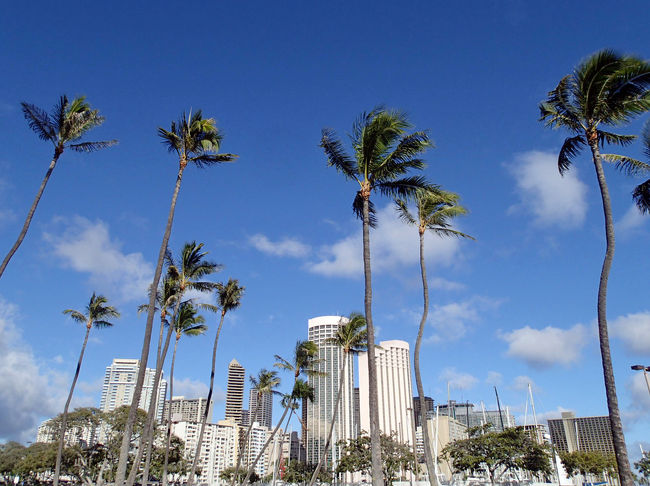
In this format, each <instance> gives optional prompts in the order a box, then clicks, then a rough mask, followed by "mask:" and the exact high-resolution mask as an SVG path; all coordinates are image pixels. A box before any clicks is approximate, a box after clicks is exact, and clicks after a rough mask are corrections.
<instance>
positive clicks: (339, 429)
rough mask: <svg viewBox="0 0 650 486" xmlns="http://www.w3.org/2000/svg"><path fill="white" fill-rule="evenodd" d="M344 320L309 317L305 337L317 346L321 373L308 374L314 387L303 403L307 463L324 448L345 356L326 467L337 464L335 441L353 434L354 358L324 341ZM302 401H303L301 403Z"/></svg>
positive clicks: (318, 367)
mask: <svg viewBox="0 0 650 486" xmlns="http://www.w3.org/2000/svg"><path fill="white" fill-rule="evenodd" d="M347 321H348V319H347V318H345V317H340V316H321V317H315V318H313V319H309V322H308V339H309V340H310V341H313V342H315V343H316V344H317V345H318V359H319V360H320V361H319V362H318V364H317V365H316V368H315V369H317V370H318V371H320V372H322V373H324V375H323V376H311V377H309V384H310V385H311V386H312V387H314V401H313V402H309V401H307V402H306V405H307V406H306V409H305V410H306V413H305V415H304V417H305V418H306V419H307V421H306V424H305V425H306V427H307V430H306V441H305V442H306V444H305V449H306V459H307V463H311V464H316V463H318V461H319V459H320V457H321V454H323V451H324V449H325V442H326V440H327V434H328V432H329V425H330V422H331V420H332V417H333V416H334V408H335V406H336V396H337V393H338V389H339V381H340V377H341V369H342V367H343V359H346V360H347V362H346V365H345V371H344V374H343V388H342V396H341V400H340V403H339V405H338V412H337V416H336V422H335V424H334V431H333V434H332V443H331V447H330V448H329V451H328V454H327V460H326V463H327V467H328V468H332V467H335V466H336V464H338V461H339V459H340V457H341V450H342V448H341V447H340V446H338V445H336V444H337V442H338V441H340V440H347V439H352V438H354V437H356V429H357V427H356V424H355V422H354V360H353V356H352V355H349V356H347V357H344V353H343V351H342V349H341V348H340V347H338V346H334V345H332V344H329V343H328V342H327V339H329V338H331V337H334V335H335V334H336V331H337V330H338V328H339V326H341V325H342V324H345V323H346V322H347ZM304 405H305V403H304V402H303V406H304Z"/></svg>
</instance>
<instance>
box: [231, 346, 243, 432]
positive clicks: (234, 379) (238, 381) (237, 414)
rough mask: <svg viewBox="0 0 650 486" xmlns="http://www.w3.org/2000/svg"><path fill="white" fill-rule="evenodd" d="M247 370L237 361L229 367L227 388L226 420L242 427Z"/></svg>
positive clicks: (233, 361) (234, 360)
mask: <svg viewBox="0 0 650 486" xmlns="http://www.w3.org/2000/svg"><path fill="white" fill-rule="evenodd" d="M245 378H246V370H245V369H244V367H243V366H242V365H240V364H239V363H238V362H237V360H236V359H233V360H232V361H231V362H230V364H229V365H228V385H227V388H226V420H227V419H233V420H234V421H235V423H236V424H237V425H241V420H242V408H243V407H242V405H243V404H244V380H245Z"/></svg>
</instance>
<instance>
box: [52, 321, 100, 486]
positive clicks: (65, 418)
mask: <svg viewBox="0 0 650 486" xmlns="http://www.w3.org/2000/svg"><path fill="white" fill-rule="evenodd" d="M91 327H92V323H90V325H86V337H85V338H84V343H83V345H82V346H81V353H80V354H79V361H77V369H76V370H75V373H74V378H73V379H72V385H70V393H68V399H67V400H66V402H65V407H63V417H62V418H61V437H59V448H58V449H57V451H56V465H55V466H54V486H59V475H60V474H61V457H62V456H63V444H64V442H65V427H66V425H67V423H68V408H69V407H70V402H71V401H72V394H73V393H74V387H75V385H76V384H77V378H79V371H80V370H81V362H82V361H83V359H84V352H85V351H86V344H88V335H89V334H90V328H91Z"/></svg>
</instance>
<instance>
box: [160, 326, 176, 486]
mask: <svg viewBox="0 0 650 486" xmlns="http://www.w3.org/2000/svg"><path fill="white" fill-rule="evenodd" d="M179 339H180V336H179V335H178V334H177V335H176V342H175V343H174V353H173V354H172V366H171V369H170V370H169V417H168V418H167V434H166V436H167V440H166V441H165V462H164V463H163V472H162V484H163V486H167V466H168V464H169V447H170V445H171V441H172V398H173V397H174V364H175V363H176V350H177V349H178V340H179Z"/></svg>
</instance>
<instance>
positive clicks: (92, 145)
mask: <svg viewBox="0 0 650 486" xmlns="http://www.w3.org/2000/svg"><path fill="white" fill-rule="evenodd" d="M116 144H117V140H106V141H104V142H82V143H73V144H70V145H68V148H70V150H74V151H75V152H96V151H98V150H101V149H104V148H108V147H112V146H113V145H116Z"/></svg>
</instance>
